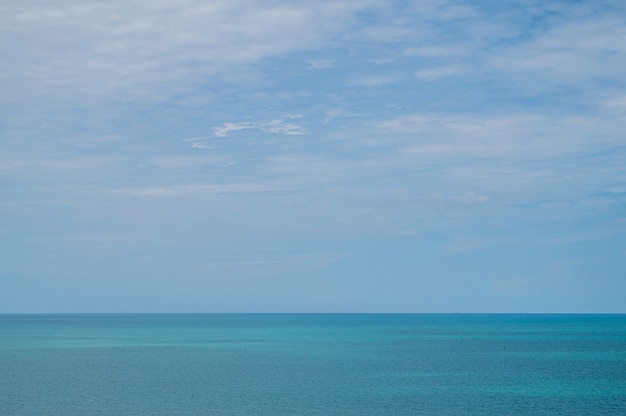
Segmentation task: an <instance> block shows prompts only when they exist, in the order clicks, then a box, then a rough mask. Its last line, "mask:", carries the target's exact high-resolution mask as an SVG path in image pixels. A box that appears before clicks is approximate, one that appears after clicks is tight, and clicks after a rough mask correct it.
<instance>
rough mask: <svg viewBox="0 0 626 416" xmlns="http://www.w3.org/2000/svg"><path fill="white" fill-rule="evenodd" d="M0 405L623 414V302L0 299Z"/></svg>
mask: <svg viewBox="0 0 626 416" xmlns="http://www.w3.org/2000/svg"><path fill="white" fill-rule="evenodd" d="M0 415H2V416H22V415H24V416H26V415H28V416H37V415H60V416H78V415H80V416H83V415H84V416H87V415H89V416H91V415H129V416H156V415H164V416H165V415H168V416H170V415H228V416H237V415H260V416H275V415H359V416H369V415H455V416H456V415H498V416H500V415H529V416H530V415H532V416H542V415H546V416H547V415H550V416H557V415H611V416H616V415H617V416H619V415H626V315H542V314H541V315H527V314H523V315H517V314H503V315H492V314H111V315H109V314H85V315H82V314H67V315H66V314H45V315H34V314H27V315H16V314H9V315H6V314H5V315H0Z"/></svg>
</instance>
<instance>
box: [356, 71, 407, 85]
mask: <svg viewBox="0 0 626 416" xmlns="http://www.w3.org/2000/svg"><path fill="white" fill-rule="evenodd" d="M403 79H404V75H403V74H402V73H399V72H388V73H383V74H375V75H359V76H354V77H353V78H352V79H351V80H349V84H350V85H353V86H358V87H367V88H377V87H383V86H385V85H389V84H396V83H398V82H400V81H402V80H403Z"/></svg>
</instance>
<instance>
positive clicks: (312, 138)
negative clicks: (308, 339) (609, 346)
mask: <svg viewBox="0 0 626 416" xmlns="http://www.w3.org/2000/svg"><path fill="white" fill-rule="evenodd" d="M0 39H2V42H0V54H1V56H3V59H2V60H0V91H2V92H1V93H0V109H1V110H0V259H1V264H0V312H626V296H625V294H626V76H625V74H626V3H624V2H622V1H618V0H615V1H603V0H593V1H591V0H590V1H550V0H549V1H534V0H526V1H523V0H518V1H491V0H483V1H471V2H470V1H447V0H424V1H415V2H412V1H378V0H359V1H349V0H328V1H325V0H316V1H307V0H302V1H282V0H266V1H257V0H228V1H226V0H224V1H219V0H216V1H197V0H185V1H158V0H150V1H148V0H127V1H119V2H108V1H90V0H85V1H81V2H76V1H66V0H55V1H40V0H24V1H20V2H3V3H2V4H0Z"/></svg>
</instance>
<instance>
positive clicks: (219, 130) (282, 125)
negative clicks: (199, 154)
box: [213, 116, 306, 137]
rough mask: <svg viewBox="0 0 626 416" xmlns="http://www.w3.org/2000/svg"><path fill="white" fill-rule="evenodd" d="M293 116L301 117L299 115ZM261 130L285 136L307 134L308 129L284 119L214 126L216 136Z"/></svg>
mask: <svg viewBox="0 0 626 416" xmlns="http://www.w3.org/2000/svg"><path fill="white" fill-rule="evenodd" d="M291 118H300V117H299V116H295V117H293V116H292V117H291ZM249 129H254V130H260V131H262V132H267V133H273V134H281V135H285V136H302V135H304V134H306V129H305V128H304V127H303V126H301V125H299V124H296V123H291V122H288V121H286V120H284V119H274V120H270V121H263V122H247V121H245V122H240V123H224V124H223V125H222V126H219V127H213V133H214V135H215V137H226V136H228V135H229V133H231V132H233V131H240V130H249Z"/></svg>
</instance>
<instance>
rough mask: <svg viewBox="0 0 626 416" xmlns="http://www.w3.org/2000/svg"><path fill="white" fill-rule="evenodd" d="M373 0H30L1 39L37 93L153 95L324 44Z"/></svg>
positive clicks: (10, 16)
mask: <svg viewBox="0 0 626 416" xmlns="http://www.w3.org/2000/svg"><path fill="white" fill-rule="evenodd" d="M370 3H371V2H368V1H364V2H353V1H336V0H333V1H318V2H300V3H298V4H294V3H292V2H286V1H277V2H271V3H261V2H256V1H249V0H232V1H219V0H218V1H212V2H210V3H206V2H203V1H199V0H191V1H186V2H183V3H180V2H179V3H170V2H159V1H147V0H129V1H126V2H121V3H119V2H113V3H103V2H98V1H89V0H88V1H86V2H81V4H75V3H72V2H66V1H58V2H48V3H41V2H37V1H34V0H31V1H28V0H27V1H24V2H20V4H19V5H18V4H14V5H5V6H3V13H2V16H1V17H0V27H1V28H2V29H0V34H1V35H2V36H3V37H5V38H9V39H11V42H8V43H4V44H3V45H4V46H2V47H0V52H2V54H3V56H4V57H5V58H6V59H3V60H2V64H0V69H1V70H2V72H4V73H5V74H10V76H9V77H8V79H9V80H10V82H17V81H19V84H20V85H21V88H27V89H29V92H30V93H36V92H35V88H44V89H45V90H48V91H50V90H55V91H62V90H64V91H65V94H67V93H69V92H71V91H74V92H75V93H76V92H80V93H81V94H89V95H93V94H105V95H108V94H124V95H125V96H128V95H136V94H141V95H142V96H144V98H146V97H149V96H153V95H162V94H164V93H167V92H168V91H170V93H171V91H175V90H180V89H181V88H183V89H186V88H188V87H189V86H191V85H194V83H197V82H200V81H201V80H203V79H206V77H207V76H210V75H211V74H215V73H226V72H227V71H228V69H229V68H232V67H233V66H234V65H238V66H241V65H246V64H249V63H253V62H257V61H259V60H261V59H264V58H268V57H273V56H279V55H281V54H285V53H289V52H291V51H295V50H302V49H307V48H319V47H322V46H324V45H325V44H326V43H327V42H329V41H330V40H331V39H332V37H333V36H334V35H335V34H336V33H337V32H338V31H340V30H341V29H342V28H343V27H344V26H345V24H346V23H347V22H349V21H350V19H352V16H353V14H354V13H355V12H356V11H358V10H361V9H363V8H366V7H368V5H369V4H370ZM321 22H323V24H322V23H321ZM6 79H7V77H5V80H6ZM3 84H5V86H9V85H10V84H8V83H3ZM22 92H23V91H22Z"/></svg>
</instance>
